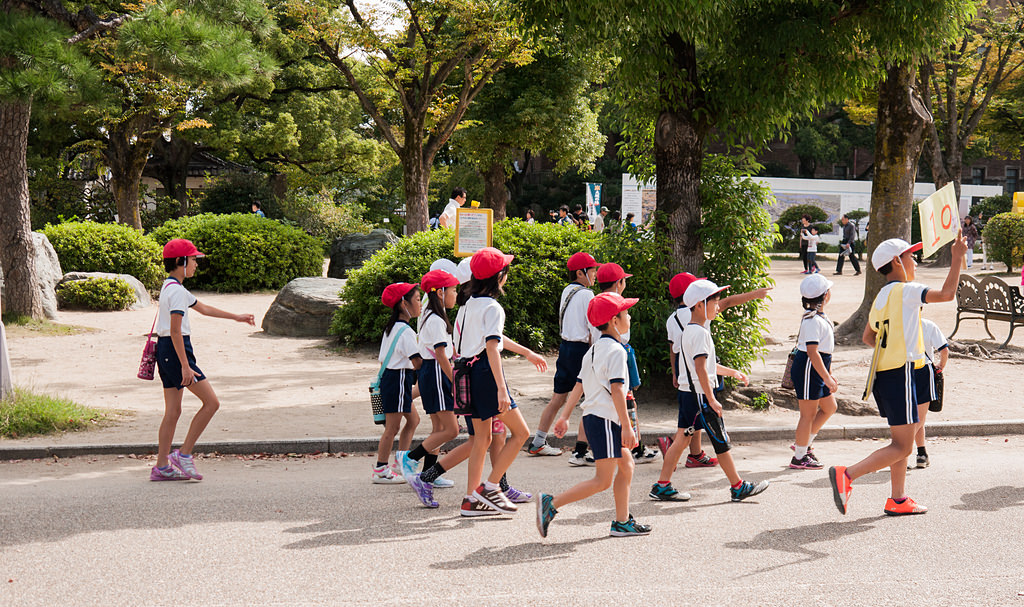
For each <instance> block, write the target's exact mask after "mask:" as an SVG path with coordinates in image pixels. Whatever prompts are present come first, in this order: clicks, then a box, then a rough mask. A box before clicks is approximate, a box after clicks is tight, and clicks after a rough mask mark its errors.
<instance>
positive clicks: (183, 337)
mask: <svg viewBox="0 0 1024 607" xmlns="http://www.w3.org/2000/svg"><path fill="white" fill-rule="evenodd" d="M199 257H204V255H203V254H202V253H200V252H199V249H197V248H196V246H195V245H194V244H192V242H191V241H188V240H185V239H184V238H175V239H174V240H170V241H168V242H167V244H166V245H164V253H163V258H164V269H165V270H167V273H168V276H167V279H166V280H164V284H163V286H162V287H161V288H160V304H159V305H160V308H159V310H158V312H157V319H156V334H157V341H156V366H157V369H158V370H159V372H160V381H161V383H162V384H163V387H164V418H163V420H162V421H161V422H160V434H159V446H158V447H157V455H156V465H155V466H153V469H152V470H151V471H150V474H149V480H151V481H184V480H189V479H195V480H197V481H201V480H203V475H202V474H199V472H198V471H197V470H196V466H195V462H194V461H193V460H192V449H193V448H194V447H195V444H196V441H198V440H199V436H200V435H201V434H202V433H203V430H205V429H206V426H207V424H209V423H210V420H211V419H212V418H213V414H214V413H216V412H217V409H218V408H220V401H219V400H217V394H216V393H215V392H214V391H213V388H212V387H211V386H210V382H209V381H207V379H206V375H204V374H203V372H202V371H201V370H200V369H199V365H197V364H196V357H195V354H194V353H193V351H192V339H191V338H192V329H191V326H190V324H189V320H188V311H189V310H190V309H192V310H195V311H196V312H199V313H200V314H202V315H204V316H213V317H215V318H227V319H230V320H235V321H238V322H244V323H248V324H250V325H252V326H255V325H256V319H255V317H254V316H253V315H252V314H231V313H230V312H225V311H223V310H219V309H217V308H215V307H213V306H208V305H206V304H204V303H203V302H201V301H199V300H198V299H196V297H195V296H194V295H192V294H191V293H189V292H188V289H186V288H185V287H183V286H182V284H181V282H182V281H183V280H185V279H186V278H191V277H192V276H193V275H194V274H195V273H196V264H197V262H196V259H197V258H199ZM182 388H188V390H189V391H190V392H192V394H195V395H196V396H197V397H199V400H200V401H202V403H203V405H202V407H200V408H199V411H197V412H196V415H195V417H193V418H192V423H191V424H190V425H189V428H188V434H186V435H185V442H183V443H182V444H181V447H180V448H179V449H175V450H174V451H171V443H172V442H173V441H174V429H175V427H176V426H177V425H178V418H179V417H181V396H182V392H181V390H182Z"/></svg>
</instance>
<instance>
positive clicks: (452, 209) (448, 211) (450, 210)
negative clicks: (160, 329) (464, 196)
mask: <svg viewBox="0 0 1024 607" xmlns="http://www.w3.org/2000/svg"><path fill="white" fill-rule="evenodd" d="M458 210H459V203H457V202H455V199H454V198H449V199H448V205H447V206H445V208H444V210H443V211H441V215H440V216H439V217H438V218H437V219H438V221H439V222H440V220H441V218H442V217H446V218H447V219H448V227H449V228H452V229H454V228H455V213H456V212H457V211H458Z"/></svg>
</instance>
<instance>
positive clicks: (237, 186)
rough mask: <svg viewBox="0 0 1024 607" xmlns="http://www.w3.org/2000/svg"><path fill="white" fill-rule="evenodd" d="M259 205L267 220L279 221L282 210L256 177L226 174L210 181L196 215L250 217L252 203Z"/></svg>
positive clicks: (269, 190) (257, 175)
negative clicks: (213, 214) (242, 214)
mask: <svg viewBox="0 0 1024 607" xmlns="http://www.w3.org/2000/svg"><path fill="white" fill-rule="evenodd" d="M254 202H258V203H260V205H261V208H262V209H263V213H264V214H266V216H267V217H268V218H270V219H280V218H281V216H282V215H281V209H280V206H279V205H278V201H277V198H276V197H275V196H274V193H273V192H272V191H271V189H270V184H269V183H267V178H266V177H265V176H263V175H262V174H259V173H228V174H227V175H222V176H220V177H216V178H214V179H211V180H210V181H209V184H208V187H206V188H203V191H202V193H201V194H200V195H199V212H200V213H216V214H221V215H230V214H231V213H250V212H252V203H254Z"/></svg>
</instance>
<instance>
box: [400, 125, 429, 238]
mask: <svg viewBox="0 0 1024 607" xmlns="http://www.w3.org/2000/svg"><path fill="white" fill-rule="evenodd" d="M423 145H424V143H423V127H422V125H421V124H419V123H418V122H417V121H415V120H412V119H411V118H410V117H409V116H406V117H405V141H404V142H403V148H402V154H401V155H400V160H401V161H402V185H403V188H404V190H405V233H406V234H407V235H410V236H411V235H412V234H415V233H416V232H422V231H424V230H426V229H428V227H429V225H430V207H429V205H428V201H427V196H428V191H429V188H430V164H431V162H433V160H434V159H433V158H426V157H425V155H424V153H423V151H424V150H423Z"/></svg>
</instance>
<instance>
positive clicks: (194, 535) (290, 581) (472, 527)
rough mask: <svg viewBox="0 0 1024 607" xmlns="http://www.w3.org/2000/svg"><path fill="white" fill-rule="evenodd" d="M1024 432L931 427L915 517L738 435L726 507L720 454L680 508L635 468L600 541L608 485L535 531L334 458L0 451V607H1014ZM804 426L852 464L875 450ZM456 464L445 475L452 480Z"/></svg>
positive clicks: (568, 478)
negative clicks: (24, 457)
mask: <svg viewBox="0 0 1024 607" xmlns="http://www.w3.org/2000/svg"><path fill="white" fill-rule="evenodd" d="M1022 443H1024V439H1020V438H1018V437H1009V438H1008V439H1004V438H1002V437H993V438H989V439H983V438H970V439H939V440H937V441H936V442H935V443H933V445H932V447H931V449H930V452H931V455H932V461H933V465H932V467H931V468H929V469H927V470H922V471H915V472H912V473H911V474H910V480H909V486H910V489H911V491H912V494H913V495H914V497H915V498H917V499H918V501H920V502H921V503H923V504H927V505H928V506H929V507H930V508H931V511H930V512H929V513H928V514H926V515H924V516H919V517H912V518H903V519H893V518H887V517H884V516H882V512H881V510H882V505H883V502H884V499H885V497H886V496H887V493H888V491H887V489H888V485H887V479H888V477H887V475H886V474H884V473H882V474H876V475H872V476H870V477H866V478H865V479H862V481H861V482H859V483H857V484H856V485H855V490H854V493H853V497H852V500H851V513H850V514H849V515H848V516H845V517H844V516H842V515H840V514H839V513H838V512H837V511H836V510H835V507H834V506H833V505H832V499H831V495H830V493H829V490H828V481H827V479H826V475H825V473H824V472H812V471H790V470H788V469H785V468H783V465H784V464H785V463H786V462H787V461H788V457H789V455H788V454H789V451H788V449H787V448H786V446H785V444H784V443H767V442H763V443H757V444H754V445H739V446H738V448H737V455H738V457H739V458H740V460H739V467H740V469H741V472H742V471H748V473H747V476H748V478H752V479H762V478H769V479H771V481H772V486H771V488H770V489H769V490H768V491H767V492H766V493H764V494H763V495H761V496H759V497H758V498H755V500H756V501H755V500H752V501H751V502H750V503H739V504H733V503H728V502H727V501H726V490H725V488H724V484H725V481H724V480H723V478H722V476H721V472H720V471H719V470H717V469H709V470H698V471H694V470H682V469H681V470H680V471H679V472H678V474H677V480H678V481H679V484H680V486H683V487H686V488H688V489H690V490H692V491H693V493H694V499H693V500H692V501H691V502H689V503H685V504H666V503H654V502H651V501H649V500H647V499H646V497H645V495H644V494H645V493H646V489H647V488H648V487H649V486H650V483H651V482H652V481H653V480H655V477H656V475H657V472H658V470H657V464H655V465H650V466H641V467H639V468H638V471H637V476H636V479H635V480H634V483H633V489H634V496H633V500H632V501H633V507H632V509H633V512H634V514H635V515H636V516H637V518H638V519H640V520H641V521H645V522H648V523H651V524H652V525H654V533H653V534H652V535H650V536H648V537H645V538H609V537H608V536H607V533H608V524H609V520H610V518H611V514H612V510H611V496H610V495H608V494H606V495H602V496H598V497H595V498H592V499H591V500H589V501H586V502H584V503H581V504H574V505H570V506H567V507H565V508H564V509H563V512H562V513H561V514H560V516H559V517H558V518H557V519H556V520H555V521H554V523H553V524H552V527H551V530H550V535H549V537H548V538H547V539H545V540H541V539H540V538H539V536H538V535H537V532H536V530H535V527H534V509H533V507H532V504H530V505H527V507H526V508H525V510H524V511H522V512H520V513H519V514H518V515H516V516H514V517H503V518H502V519H486V520H479V519H478V520H463V519H461V518H459V517H458V516H457V514H456V507H457V504H458V501H459V499H460V497H461V492H460V491H459V489H452V490H447V491H444V492H441V491H439V492H438V493H439V500H440V501H441V503H442V507H441V508H440V509H438V510H427V509H424V508H421V507H417V506H416V505H414V498H413V496H412V493H411V491H409V489H408V488H406V487H405V486H375V485H371V484H370V483H369V481H368V478H367V477H368V476H369V468H370V465H371V461H370V459H369V458H368V457H365V456H353V457H346V458H336V457H322V458H276V459H253V458H249V459H241V458H236V457H223V458H216V459H206V460H202V461H201V470H202V471H203V472H204V473H205V474H206V475H207V479H206V480H204V481H203V482H201V483H195V482H192V483H160V484H157V483H149V482H147V481H146V480H145V479H146V477H147V473H148V466H149V465H151V462H150V461H145V460H135V459H130V458H117V457H114V456H102V457H96V458H78V459H71V460H59V461H43V462H20V463H6V462H5V463H0V605H5V606H6V605H11V606H21V605H44V606H52V605H204V606H206V605H255V604H260V605H304V604H328V605H343V604H378V603H382V604H400V605H446V606H448V605H469V604H474V605H480V604H495V603H494V601H496V600H498V601H501V604H506V605H529V604H542V605H570V604H576V605H583V604H590V605H600V604H606V605H607V604H612V602H613V601H614V602H615V603H620V602H622V601H628V603H624V604H631V605H642V604H650V605H673V604H701V605H730V606H732V607H735V606H737V605H781V604H785V605H821V604H831V605H847V604H853V605H856V604H861V605H889V604H893V605H895V604H917V605H965V604H967V605H1024V596H1021V593H1024V544H1022V542H1021V541H1020V521H1021V518H1022V513H1024V510H1022V506H1024V481H1022V480H1021V478H1022V476H1024V450H1022V449H1021V447H1022ZM881 444H882V443H880V442H875V441H844V442H826V441H822V442H820V444H819V445H818V446H817V448H818V453H819V454H820V457H821V458H822V459H823V460H826V461H832V462H840V463H850V462H852V461H853V460H854V459H856V458H860V457H861V456H863V455H866V454H867V453H868V452H869V451H871V450H872V449H874V448H876V447H877V446H879V445H881ZM464 474H465V471H464V468H460V469H456V470H455V471H453V472H451V473H450V475H451V477H452V478H453V479H454V480H456V481H457V482H459V484H460V485H461V484H462V483H463V482H464V479H465V476H464ZM589 474H590V472H589V471H588V470H587V469H577V468H569V467H567V466H566V465H565V464H564V462H561V461H557V460H554V459H543V460H541V459H537V458H525V457H524V458H521V459H520V460H519V461H517V462H516V464H515V466H514V467H513V469H512V477H513V481H514V483H515V484H517V485H519V486H521V487H523V488H527V489H530V490H537V489H540V488H543V489H546V490H551V489H555V490H557V489H560V488H564V487H566V486H568V485H569V484H570V483H572V482H575V481H576V480H579V479H582V478H586V477H587V476H588V475H589Z"/></svg>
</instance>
